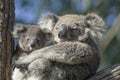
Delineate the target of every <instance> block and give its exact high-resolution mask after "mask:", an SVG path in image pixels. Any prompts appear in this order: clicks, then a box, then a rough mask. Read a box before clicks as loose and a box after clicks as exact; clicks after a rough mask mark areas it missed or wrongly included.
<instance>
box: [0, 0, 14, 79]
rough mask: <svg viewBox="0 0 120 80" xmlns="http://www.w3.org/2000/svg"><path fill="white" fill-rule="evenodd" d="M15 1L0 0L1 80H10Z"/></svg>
mask: <svg viewBox="0 0 120 80" xmlns="http://www.w3.org/2000/svg"><path fill="white" fill-rule="evenodd" d="M13 24H14V0H0V80H10V61H11V56H12V53H13V40H12V35H11V31H12V29H13Z"/></svg>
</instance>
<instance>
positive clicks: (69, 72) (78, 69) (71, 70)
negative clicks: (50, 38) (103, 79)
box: [16, 13, 106, 80]
mask: <svg viewBox="0 0 120 80" xmlns="http://www.w3.org/2000/svg"><path fill="white" fill-rule="evenodd" d="M54 18H57V19H56V20H57V21H56V22H51V25H52V26H51V25H49V26H45V27H46V28H47V27H48V28H49V27H51V28H53V29H50V30H51V31H52V32H53V34H54V39H55V41H56V42H57V43H58V44H55V45H53V46H49V47H45V48H42V49H39V50H35V51H33V52H32V53H30V54H29V55H28V56H25V57H21V58H19V59H18V60H17V62H16V64H17V65H24V64H29V65H28V71H32V72H31V73H29V74H32V73H34V71H36V67H35V65H32V66H31V64H32V63H34V61H35V60H37V59H41V58H42V59H43V61H44V60H46V61H47V62H48V63H50V64H48V65H47V64H46V65H44V63H43V66H45V67H44V68H43V67H42V68H40V67H39V68H40V69H37V73H41V72H42V71H43V70H47V71H46V72H47V73H45V74H44V73H42V74H37V73H36V75H38V76H37V77H39V76H42V75H43V76H42V77H39V78H38V79H36V80H84V79H87V78H88V77H89V76H91V75H93V74H95V73H96V71H97V69H98V67H99V64H100V55H99V45H98V43H97V42H99V41H100V40H101V39H102V35H103V33H104V32H105V31H106V30H105V24H104V21H103V20H102V19H101V18H100V17H99V16H98V15H96V14H94V13H90V14H88V15H73V14H71V15H64V16H61V17H58V16H55V17H54ZM44 20H45V21H47V20H48V21H49V20H51V21H52V19H51V18H49V17H47V18H46V17H45V18H43V21H42V20H41V21H42V23H44ZM76 24H77V26H76ZM45 25H47V23H46V22H45ZM53 25H54V26H53ZM62 25H65V26H66V27H68V28H67V31H68V34H67V37H64V40H62V42H61V38H59V37H58V34H59V30H61V29H60V28H61V26H62ZM40 26H42V24H41V25H40ZM74 28H75V29H77V30H80V31H81V32H80V34H76V33H73V34H74V36H71V35H70V34H71V32H70V31H71V30H73V29H74ZM78 41H79V42H78ZM49 61H50V62H49ZM41 65H42V64H41ZM46 66H47V67H48V66H49V68H46ZM41 69H42V71H41ZM34 75H35V74H34ZM44 76H45V77H44ZM26 80H27V79H26Z"/></svg>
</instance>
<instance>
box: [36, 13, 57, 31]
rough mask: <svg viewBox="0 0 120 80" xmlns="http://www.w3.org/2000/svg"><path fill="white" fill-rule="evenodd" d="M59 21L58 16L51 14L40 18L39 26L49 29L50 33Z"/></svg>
mask: <svg viewBox="0 0 120 80" xmlns="http://www.w3.org/2000/svg"><path fill="white" fill-rule="evenodd" d="M57 21H58V16H56V15H54V14H51V13H50V14H47V15H45V16H43V17H42V18H40V19H39V20H38V25H39V26H40V27H41V29H44V28H46V29H48V31H51V30H52V29H53V28H54V26H55V24H56V22H57Z"/></svg>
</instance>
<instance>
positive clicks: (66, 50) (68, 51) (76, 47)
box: [16, 42, 96, 64]
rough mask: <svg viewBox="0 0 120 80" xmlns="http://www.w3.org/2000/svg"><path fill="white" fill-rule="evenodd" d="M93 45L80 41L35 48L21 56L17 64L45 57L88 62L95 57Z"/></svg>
mask: <svg viewBox="0 0 120 80" xmlns="http://www.w3.org/2000/svg"><path fill="white" fill-rule="evenodd" d="M94 54H96V53H94V52H93V51H92V49H91V47H90V46H89V45H87V44H83V43H80V42H72V43H71V42H63V43H59V44H56V45H53V46H49V47H45V48H42V49H39V50H35V51H33V52H32V53H30V55H28V56H25V57H21V58H19V59H18V60H17V62H16V64H29V63H31V62H32V61H34V60H36V59H38V58H45V59H47V60H50V61H56V62H61V63H66V64H80V63H87V62H89V61H91V59H93V58H94V57H95V55H94Z"/></svg>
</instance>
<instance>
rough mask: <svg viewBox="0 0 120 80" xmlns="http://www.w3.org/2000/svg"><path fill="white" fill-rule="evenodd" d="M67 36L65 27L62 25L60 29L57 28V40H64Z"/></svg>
mask: <svg viewBox="0 0 120 80" xmlns="http://www.w3.org/2000/svg"><path fill="white" fill-rule="evenodd" d="M66 35H67V27H66V26H64V25H62V26H61V27H60V28H59V33H58V37H59V38H65V37H66Z"/></svg>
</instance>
